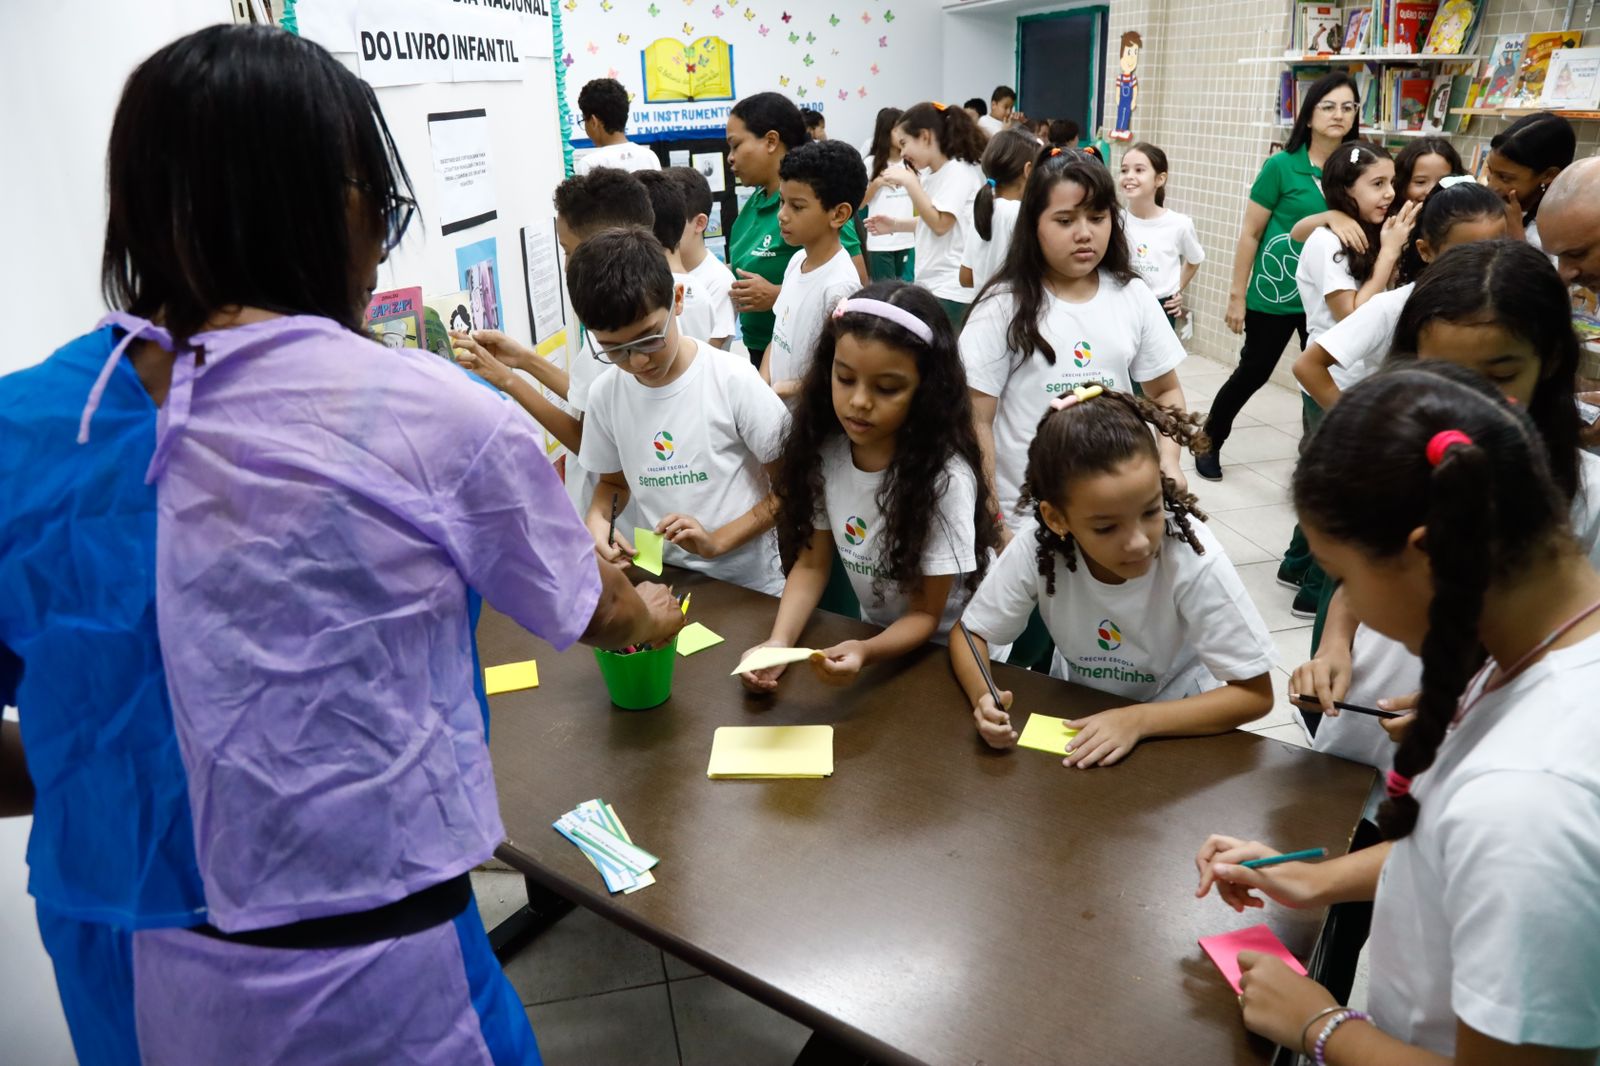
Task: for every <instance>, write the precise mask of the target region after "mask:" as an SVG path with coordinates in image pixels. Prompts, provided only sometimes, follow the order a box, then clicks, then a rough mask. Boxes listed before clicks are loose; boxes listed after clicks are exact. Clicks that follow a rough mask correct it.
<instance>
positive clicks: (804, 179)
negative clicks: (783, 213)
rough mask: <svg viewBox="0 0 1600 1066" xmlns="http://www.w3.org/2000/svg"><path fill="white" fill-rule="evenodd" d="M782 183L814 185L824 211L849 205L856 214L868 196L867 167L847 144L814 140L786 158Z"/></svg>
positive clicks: (780, 172)
mask: <svg viewBox="0 0 1600 1066" xmlns="http://www.w3.org/2000/svg"><path fill="white" fill-rule="evenodd" d="M778 180H779V181H794V182H799V183H800V184H802V185H808V186H810V187H811V192H812V193H813V194H814V195H815V196H816V198H817V202H818V203H820V204H822V209H823V210H824V211H832V210H833V209H834V208H835V207H837V206H839V205H840V204H848V205H849V207H850V212H851V214H854V213H855V211H856V209H857V208H858V207H860V206H861V201H862V199H863V198H864V197H865V196H866V194H867V165H866V164H865V163H863V162H862V161H861V153H860V152H858V151H856V150H855V149H854V148H853V147H851V146H850V145H848V144H846V143H845V142H843V141H812V142H811V143H810V144H802V145H801V146H800V147H799V148H796V149H795V150H794V151H792V152H790V153H788V154H787V155H785V156H784V157H783V162H782V163H780V164H778Z"/></svg>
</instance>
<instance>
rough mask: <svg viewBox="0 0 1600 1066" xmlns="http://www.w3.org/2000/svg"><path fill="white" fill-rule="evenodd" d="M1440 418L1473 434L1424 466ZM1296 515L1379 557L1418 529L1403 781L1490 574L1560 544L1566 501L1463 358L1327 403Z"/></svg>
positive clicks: (1410, 822) (1398, 820) (1437, 714)
mask: <svg viewBox="0 0 1600 1066" xmlns="http://www.w3.org/2000/svg"><path fill="white" fill-rule="evenodd" d="M1446 430H1458V431H1460V432H1462V433H1465V434H1466V435H1467V437H1468V438H1470V442H1468V443H1456V444H1454V445H1452V446H1450V447H1449V448H1448V450H1446V451H1445V452H1444V454H1443V455H1442V457H1440V458H1439V461H1438V463H1437V465H1434V464H1433V462H1432V458H1431V457H1430V456H1429V454H1428V453H1429V447H1430V443H1431V442H1432V441H1433V440H1434V438H1435V437H1436V436H1437V435H1438V434H1440V433H1441V432H1444V431H1446ZM1293 493H1294V503H1295V508H1296V510H1298V511H1299V514H1300V520H1301V521H1302V522H1303V523H1305V524H1306V525H1307V526H1309V527H1311V528H1313V529H1314V530H1316V531H1317V532H1318V533H1320V534H1322V535H1324V536H1326V537H1328V538H1330V539H1332V540H1334V541H1338V542H1341V543H1345V544H1349V545H1351V546H1352V547H1355V548H1357V549H1359V550H1360V551H1361V552H1362V553H1363V554H1364V555H1366V556H1368V557H1369V558H1372V559H1375V560H1382V559H1392V558H1394V557H1396V556H1398V555H1399V554H1400V553H1401V551H1402V550H1404V549H1405V548H1406V546H1407V545H1408V544H1409V543H1410V542H1411V537H1412V534H1413V532H1414V531H1415V530H1417V529H1418V528H1419V527H1420V528H1422V529H1423V530H1425V532H1426V540H1425V542H1424V544H1425V547H1424V550H1425V551H1426V552H1427V555H1428V565H1429V569H1430V572H1431V575H1432V582H1433V598H1432V601H1431V602H1430V604H1429V606H1428V631H1427V635H1426V636H1425V637H1424V638H1423V641H1422V697H1421V700H1420V702H1419V704H1418V707H1417V719H1416V722H1415V724H1414V725H1413V726H1412V727H1411V730H1410V732H1409V733H1408V734H1407V735H1406V738H1405V740H1403V741H1402V742H1401V743H1400V746H1399V747H1398V748H1397V749H1396V750H1395V756H1394V772H1395V773H1396V774H1397V775H1399V776H1400V777H1402V778H1405V779H1407V780H1409V779H1411V778H1414V777H1415V776H1416V775H1417V774H1420V773H1423V772H1424V771H1426V770H1427V769H1428V768H1429V767H1431V766H1432V765H1433V763H1434V759H1435V757H1436V756H1437V754H1438V750H1439V745H1440V743H1441V742H1442V741H1443V740H1444V737H1445V734H1446V732H1447V731H1448V730H1449V728H1450V723H1451V721H1452V720H1453V719H1454V717H1455V711H1456V705H1457V702H1458V701H1459V699H1460V698H1461V694H1462V692H1463V691H1465V689H1466V687H1467V685H1468V684H1469V683H1470V681H1471V679H1472V674H1473V672H1474V671H1475V670H1476V669H1477V667H1478V666H1479V664H1480V663H1481V662H1482V660H1483V652H1482V648H1481V646H1480V643H1479V638H1478V629H1479V624H1480V619H1481V617H1482V615H1483V603H1484V597H1485V594H1486V593H1487V591H1488V589H1489V587H1490V585H1491V584H1492V583H1495V582H1504V581H1507V580H1514V579H1515V578H1516V576H1517V575H1518V574H1519V573H1521V572H1522V571H1523V570H1524V569H1525V568H1526V567H1527V566H1528V565H1530V564H1532V563H1535V562H1536V561H1538V560H1540V559H1542V558H1546V557H1548V556H1549V555H1550V554H1551V552H1552V551H1558V550H1561V547H1562V542H1565V543H1566V546H1567V547H1568V549H1570V550H1576V548H1575V547H1574V546H1572V544H1571V534H1570V533H1569V532H1568V531H1567V525H1566V511H1567V508H1566V503H1565V500H1564V498H1563V496H1562V494H1561V492H1560V490H1559V489H1558V488H1557V487H1556V485H1555V482H1554V481H1553V480H1552V478H1551V476H1550V468H1549V464H1548V463H1547V462H1546V460H1545V453H1544V448H1543V447H1542V445H1541V442H1540V437H1539V433H1538V431H1537V430H1536V429H1535V428H1534V427H1533V425H1532V424H1531V423H1530V422H1529V421H1528V419H1527V418H1526V417H1525V415H1524V414H1522V413H1521V412H1519V411H1518V410H1517V409H1515V408H1513V407H1511V406H1510V405H1509V404H1507V403H1506V402H1505V401H1504V400H1503V399H1501V398H1500V397H1499V396H1498V394H1496V393H1495V392H1494V390H1492V389H1491V388H1489V387H1487V386H1486V383H1485V382H1483V381H1482V379H1481V378H1480V377H1479V376H1478V375H1477V374H1474V373H1473V372H1472V371H1470V370H1464V369H1462V368H1460V367H1456V366H1453V365H1448V364H1435V365H1432V366H1426V367H1424V366H1421V365H1416V364H1409V365H1405V364H1403V365H1400V366H1397V367H1390V368H1386V369H1385V370H1383V371H1382V372H1381V373H1378V374H1375V375H1373V376H1372V377H1371V378H1368V379H1367V380H1366V381H1363V382H1361V383H1360V384H1358V385H1354V386H1352V387H1351V388H1350V389H1349V390H1347V391H1346V392H1345V393H1344V394H1343V395H1342V396H1341V397H1340V399H1339V402H1338V404H1336V405H1335V406H1334V407H1333V408H1331V409H1330V410H1329V411H1328V414H1327V416H1326V417H1325V418H1324V420H1323V423H1322V426H1321V427H1320V428H1319V429H1318V431H1317V432H1316V434H1315V435H1313V436H1312V438H1311V441H1310V443H1309V444H1308V445H1307V447H1306V451H1305V453H1304V454H1303V455H1302V456H1301V459H1300V464H1299V466H1298V467H1296V468H1295V474H1294V486H1293ZM1419 810H1420V808H1419V806H1418V802H1417V799H1416V797H1415V796H1412V795H1411V794H1410V793H1409V792H1408V791H1402V792H1401V793H1400V794H1399V795H1391V798H1390V799H1389V800H1387V801H1386V802H1385V803H1384V805H1383V807H1382V808H1381V809H1380V810H1379V812H1378V826H1379V828H1380V829H1382V830H1383V833H1384V836H1385V837H1387V838H1388V839H1390V840H1398V839H1401V838H1402V837H1405V836H1407V835H1409V834H1410V833H1411V831H1412V829H1414V828H1415V826H1416V822H1417V815H1418V813H1419Z"/></svg>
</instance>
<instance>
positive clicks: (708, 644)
mask: <svg viewBox="0 0 1600 1066" xmlns="http://www.w3.org/2000/svg"><path fill="white" fill-rule="evenodd" d="M721 643H722V637H720V636H718V635H717V634H716V633H713V632H712V631H711V630H709V629H707V628H706V627H705V626H703V625H701V624H700V623H699V622H690V623H689V624H688V625H686V626H684V627H683V628H682V629H681V630H679V631H678V654H679V655H693V654H694V653H695V652H697V651H705V650H706V649H707V648H714V647H716V646H717V645H718V644H721Z"/></svg>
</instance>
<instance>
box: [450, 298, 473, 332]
mask: <svg viewBox="0 0 1600 1066" xmlns="http://www.w3.org/2000/svg"><path fill="white" fill-rule="evenodd" d="M457 318H459V319H461V321H462V322H463V323H465V325H463V326H462V327H461V328H462V329H471V328H472V312H471V311H468V310H467V305H466V304H456V307H455V310H454V311H451V312H450V328H451V329H455V328H456V319H457Z"/></svg>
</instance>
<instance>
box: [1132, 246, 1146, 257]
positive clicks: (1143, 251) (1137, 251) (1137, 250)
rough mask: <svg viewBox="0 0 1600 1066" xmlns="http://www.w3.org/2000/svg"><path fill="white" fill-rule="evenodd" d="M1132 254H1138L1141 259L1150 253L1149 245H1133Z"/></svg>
mask: <svg viewBox="0 0 1600 1066" xmlns="http://www.w3.org/2000/svg"><path fill="white" fill-rule="evenodd" d="M1133 254H1134V255H1136V256H1138V257H1139V258H1140V259H1143V258H1144V257H1145V256H1147V255H1149V254H1150V246H1149V245H1148V244H1138V245H1135V246H1134V249H1133Z"/></svg>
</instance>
